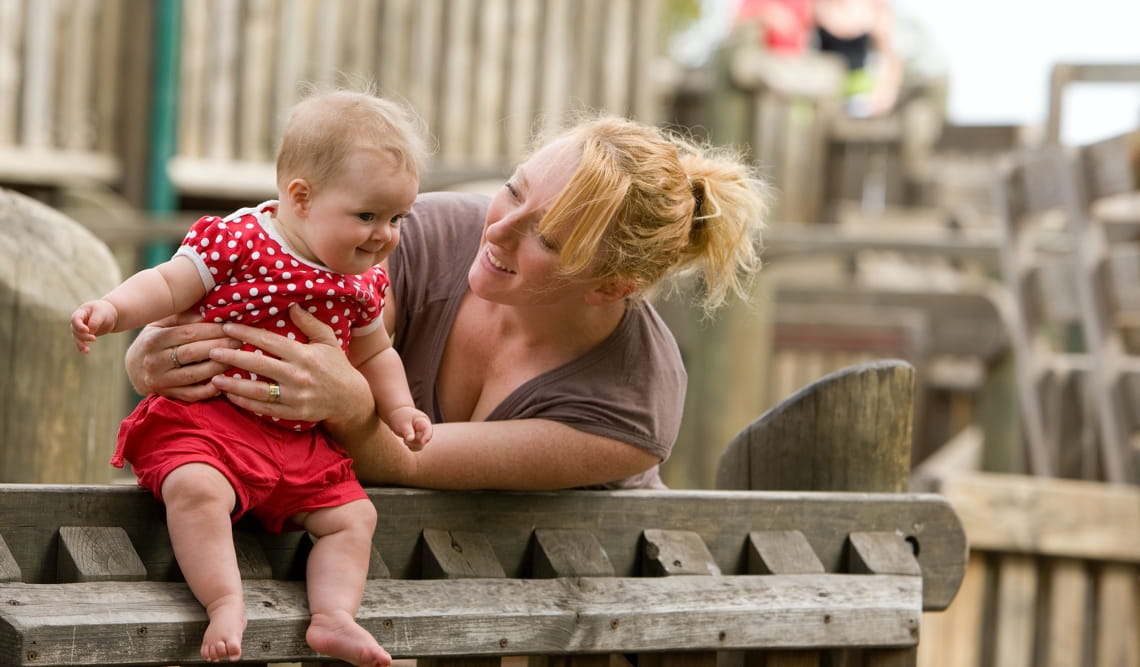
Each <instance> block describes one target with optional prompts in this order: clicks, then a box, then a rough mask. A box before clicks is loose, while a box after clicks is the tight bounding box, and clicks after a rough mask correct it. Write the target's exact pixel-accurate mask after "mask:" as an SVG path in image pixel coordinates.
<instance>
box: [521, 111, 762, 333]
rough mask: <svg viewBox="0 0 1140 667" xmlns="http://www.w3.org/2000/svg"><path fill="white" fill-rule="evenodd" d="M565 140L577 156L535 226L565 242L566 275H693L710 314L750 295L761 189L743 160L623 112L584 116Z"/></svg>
mask: <svg viewBox="0 0 1140 667" xmlns="http://www.w3.org/2000/svg"><path fill="white" fill-rule="evenodd" d="M562 137H569V138H571V140H572V141H574V142H575V143H576V144H577V146H578V149H579V154H580V159H579V162H578V166H577V169H576V170H575V172H574V175H573V176H572V177H571V179H570V182H569V184H568V185H567V186H566V188H565V189H564V190H563V191H562V193H561V194H560V195H559V196H558V198H557V200H556V201H555V202H554V205H553V206H552V207H551V209H550V211H549V212H548V213H547V215H546V216H545V217H544V218H543V220H542V221H541V222H540V223H539V226H538V230H539V232H540V233H542V234H543V235H546V236H556V235H562V236H561V238H564V239H565V240H564V242H563V245H562V247H561V249H560V260H561V262H562V267H563V271H564V272H565V273H567V274H569V275H581V274H584V273H587V272H589V273H591V274H592V275H594V276H595V277H599V278H603V279H608V278H615V279H621V280H629V281H632V282H633V284H634V287H635V290H637V291H639V292H646V291H649V290H651V289H652V288H654V287H655V286H657V285H658V284H659V283H660V282H661V281H662V280H663V279H665V278H669V277H676V276H679V275H682V274H688V273H695V274H697V275H698V276H699V277H700V278H701V279H702V282H703V289H704V293H703V296H702V298H701V301H702V305H703V306H704V308H705V310H706V311H710V312H711V311H712V310H714V309H715V308H716V307H718V306H720V305H721V304H723V303H724V301H725V299H726V298H727V297H728V295H729V294H737V295H739V296H744V295H745V294H746V292H747V284H746V283H747V281H748V278H749V277H750V276H751V275H752V274H753V273H754V272H755V271H756V270H758V269H759V268H760V258H759V251H760V247H759V244H760V232H761V230H762V229H763V227H764V217H765V214H766V212H767V188H766V187H765V185H764V184H763V183H762V182H761V181H760V180H759V179H758V178H757V177H756V176H755V175H754V174H753V172H752V169H751V168H750V167H749V166H748V165H747V164H746V163H745V162H744V161H743V160H742V159H740V158H739V157H738V156H736V155H735V154H732V153H729V152H727V151H724V150H723V149H715V148H713V147H709V146H701V145H698V144H696V143H694V142H691V141H688V140H686V139H684V138H682V137H680V136H677V135H674V134H670V133H667V132H666V131H664V130H661V129H659V128H656V127H652V126H648V125H645V124H642V123H638V122H635V121H631V120H628V119H624V118H613V117H600V118H594V119H592V120H587V121H585V122H583V123H581V124H579V125H577V126H575V127H574V128H572V129H570V130H569V131H567V132H565V133H563V135H562Z"/></svg>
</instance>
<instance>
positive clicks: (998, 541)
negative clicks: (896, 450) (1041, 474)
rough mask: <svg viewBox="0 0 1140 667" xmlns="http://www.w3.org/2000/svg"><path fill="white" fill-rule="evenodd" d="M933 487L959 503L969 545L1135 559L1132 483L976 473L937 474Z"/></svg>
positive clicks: (1138, 548)
mask: <svg viewBox="0 0 1140 667" xmlns="http://www.w3.org/2000/svg"><path fill="white" fill-rule="evenodd" d="M936 490H937V491H938V492H939V493H941V494H943V495H945V496H946V498H947V499H948V500H949V501H950V503H951V504H952V505H953V506H954V508H955V510H957V512H958V515H959V516H960V517H961V519H962V523H963V525H964V526H965V528H966V534H967V535H968V537H969V542H970V546H971V548H973V549H982V550H998V551H1021V552H1033V553H1038V554H1041V555H1045V556H1055V557H1059V558H1083V559H1089V558H1095V559H1104V560H1114V561H1120V562H1126V563H1140V531H1137V530H1136V529H1135V527H1136V526H1140V489H1137V488H1136V487H1133V486H1126V485H1109V484H1101V483H1097V482H1089V481H1083V480H1061V479H1039V478H1033V477H1026V476H1021V475H1003V474H996V473H988V474H987V473H974V474H971V475H963V476H956V477H951V478H948V479H945V480H941V481H940V482H939V483H938V484H937V487H936ZM1090 517H1096V520H1090Z"/></svg>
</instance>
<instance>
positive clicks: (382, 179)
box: [300, 150, 419, 275]
mask: <svg viewBox="0 0 1140 667" xmlns="http://www.w3.org/2000/svg"><path fill="white" fill-rule="evenodd" d="M418 190H419V181H418V180H417V179H416V177H415V176H413V175H412V174H409V173H408V172H407V171H404V170H402V169H399V168H398V167H397V166H396V165H395V163H394V161H393V160H392V158H391V157H390V156H388V155H387V154H386V153H382V152H378V151H372V150H359V151H357V152H356V153H354V154H353V155H352V156H351V157H350V158H349V159H348V160H347V161H346V162H345V165H344V168H343V170H342V171H341V173H340V175H339V176H337V177H335V178H333V179H331V180H330V181H329V182H328V183H327V184H326V185H325V186H324V187H322V188H321V189H320V190H319V191H317V192H315V193H314V195H313V197H312V201H311V206H310V207H309V211H308V215H307V216H305V219H304V221H303V223H302V225H301V230H300V234H301V236H302V237H303V238H304V241H305V243H306V245H308V246H309V248H310V249H311V250H312V252H313V254H315V255H316V259H317V260H318V261H319V262H320V263H321V264H324V265H325V266H327V267H329V268H330V269H332V270H334V271H336V272H338V273H344V274H349V275H354V274H359V273H364V272H365V271H367V270H368V269H369V268H371V267H372V266H374V265H376V264H379V263H380V262H381V261H382V260H384V259H385V258H386V257H387V256H388V255H389V254H390V253H391V252H392V249H393V248H395V247H396V244H397V243H399V241H400V221H401V220H402V219H403V217H404V216H406V215H407V214H408V211H410V210H411V208H412V202H414V201H415V199H416V193H417V192H418Z"/></svg>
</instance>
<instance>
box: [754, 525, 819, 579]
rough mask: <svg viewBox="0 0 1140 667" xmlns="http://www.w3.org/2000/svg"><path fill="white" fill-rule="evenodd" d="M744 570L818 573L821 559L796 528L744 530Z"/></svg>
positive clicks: (779, 572) (773, 572)
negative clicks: (746, 552)
mask: <svg viewBox="0 0 1140 667" xmlns="http://www.w3.org/2000/svg"><path fill="white" fill-rule="evenodd" d="M748 571H749V572H750V573H753V574H820V573H822V572H824V569H823V563H821V562H819V557H818V556H816V555H815V550H814V549H812V546H811V544H810V543H809V542H808V541H807V538H806V537H804V534H803V532H801V531H798V530H782V531H766V532H752V533H749V534H748Z"/></svg>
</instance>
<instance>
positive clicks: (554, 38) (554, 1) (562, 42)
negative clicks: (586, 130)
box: [535, 0, 577, 128]
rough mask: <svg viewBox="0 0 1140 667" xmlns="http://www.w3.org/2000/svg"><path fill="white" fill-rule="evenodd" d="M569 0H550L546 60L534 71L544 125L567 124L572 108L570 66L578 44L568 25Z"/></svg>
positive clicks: (543, 50) (546, 26) (545, 34)
mask: <svg viewBox="0 0 1140 667" xmlns="http://www.w3.org/2000/svg"><path fill="white" fill-rule="evenodd" d="M571 9H572V7H571V3H570V0H547V1H546V16H545V20H544V24H543V26H542V35H543V38H544V39H543V42H544V44H543V49H542V53H543V61H542V68H541V70H540V71H538V72H535V76H536V77H537V78H538V80H537V86H538V89H539V99H540V100H541V101H540V103H539V107H538V113H539V117H540V118H541V119H542V122H543V125H544V126H545V127H556V128H557V127H561V126H563V125H564V124H565V120H566V114H567V112H568V111H569V104H568V102H569V90H568V88H567V86H566V81H567V80H569V76H570V69H571V66H572V63H573V58H574V49H575V48H576V47H577V45H575V44H572V43H571V40H570V31H568V30H566V29H565V26H568V25H570V22H571V20H572V14H571Z"/></svg>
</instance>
